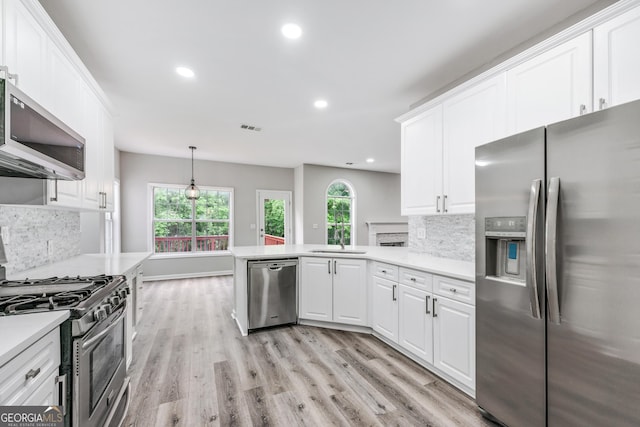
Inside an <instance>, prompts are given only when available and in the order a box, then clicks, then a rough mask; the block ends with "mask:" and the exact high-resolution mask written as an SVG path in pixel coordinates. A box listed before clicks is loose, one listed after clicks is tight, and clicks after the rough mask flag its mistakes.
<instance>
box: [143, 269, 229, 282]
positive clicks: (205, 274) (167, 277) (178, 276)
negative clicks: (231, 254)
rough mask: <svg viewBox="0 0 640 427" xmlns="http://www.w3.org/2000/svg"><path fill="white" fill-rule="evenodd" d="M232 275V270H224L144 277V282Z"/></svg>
mask: <svg viewBox="0 0 640 427" xmlns="http://www.w3.org/2000/svg"><path fill="white" fill-rule="evenodd" d="M231 275H233V270H225V271H202V272H199V273H179V274H164V275H160V276H147V275H146V274H145V275H144V281H145V282H147V281H149V282H150V281H153V280H175V279H194V278H197V277H210V276H231Z"/></svg>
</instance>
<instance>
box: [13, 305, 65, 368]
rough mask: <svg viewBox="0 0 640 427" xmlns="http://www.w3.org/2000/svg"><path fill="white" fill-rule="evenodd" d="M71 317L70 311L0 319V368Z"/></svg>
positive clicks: (17, 315) (18, 315)
mask: <svg viewBox="0 0 640 427" xmlns="http://www.w3.org/2000/svg"><path fill="white" fill-rule="evenodd" d="M68 317H69V310H60V311H47V312H45V313H31V314H16V315H15V316H3V317H0V366H2V365H4V364H5V363H7V362H8V361H10V360H11V359H13V358H14V357H16V356H17V355H18V354H20V353H21V352H23V351H24V350H25V349H26V348H27V347H29V346H30V345H31V344H33V343H35V342H36V341H38V340H39V339H40V338H42V337H43V336H45V335H46V334H47V333H49V332H50V331H51V330H52V329H53V328H55V327H56V326H58V325H59V324H61V323H62V322H64V321H65V320H66V319H67V318H68Z"/></svg>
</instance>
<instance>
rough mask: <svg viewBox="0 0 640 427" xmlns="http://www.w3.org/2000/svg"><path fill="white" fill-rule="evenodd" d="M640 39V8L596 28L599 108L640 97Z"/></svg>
mask: <svg viewBox="0 0 640 427" xmlns="http://www.w3.org/2000/svg"><path fill="white" fill-rule="evenodd" d="M639 42H640V7H638V8H636V9H633V10H631V11H629V12H627V13H625V14H623V15H621V16H618V17H617V18H615V19H612V20H611V21H609V22H607V23H605V24H603V25H600V26H598V27H596V28H595V29H594V30H593V43H594V58H593V62H594V67H593V72H594V76H593V78H594V82H593V86H594V106H595V108H601V107H602V108H605V107H610V106H614V105H618V104H622V103H625V102H629V101H633V100H636V99H640V78H639V76H640V54H639V53H638V43H639ZM601 100H602V101H601Z"/></svg>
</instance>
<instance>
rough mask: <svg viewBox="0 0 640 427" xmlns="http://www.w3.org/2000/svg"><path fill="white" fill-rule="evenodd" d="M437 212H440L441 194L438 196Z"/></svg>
mask: <svg viewBox="0 0 640 427" xmlns="http://www.w3.org/2000/svg"><path fill="white" fill-rule="evenodd" d="M436 212H438V213H440V196H436Z"/></svg>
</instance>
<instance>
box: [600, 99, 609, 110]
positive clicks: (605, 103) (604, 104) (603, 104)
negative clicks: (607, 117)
mask: <svg viewBox="0 0 640 427" xmlns="http://www.w3.org/2000/svg"><path fill="white" fill-rule="evenodd" d="M606 106H607V100H606V99H604V98H600V99H599V100H598V108H599V109H600V110H603V109H604V108H605V107H606Z"/></svg>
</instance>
